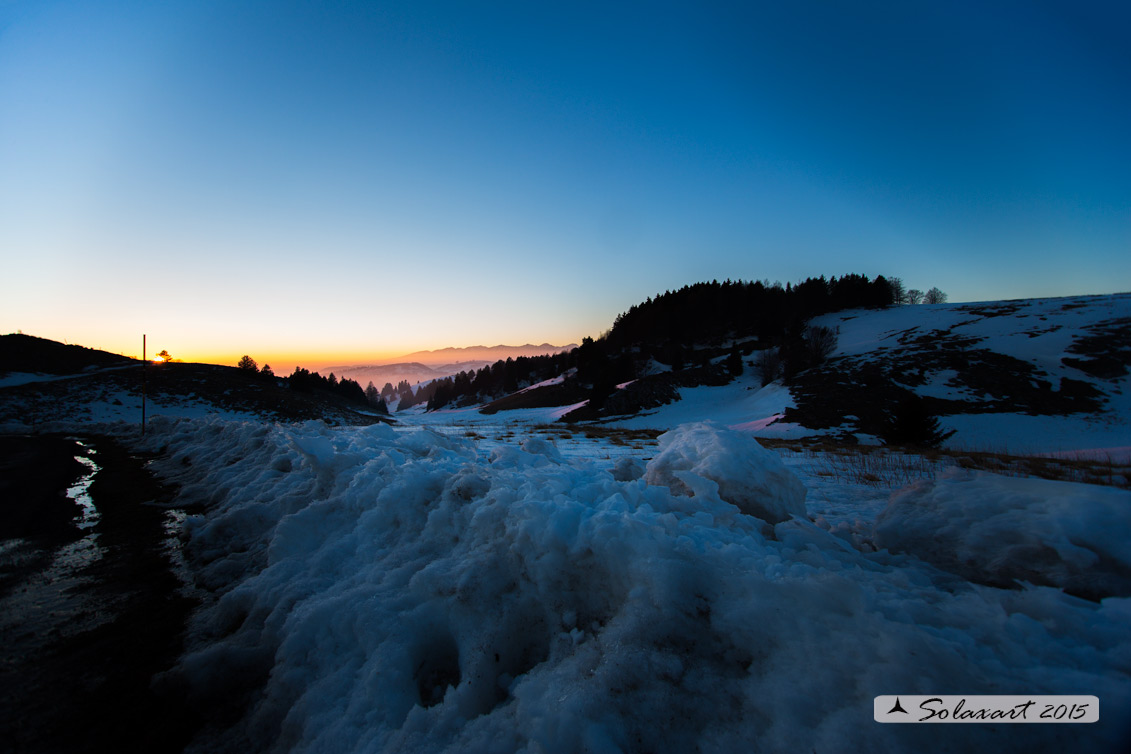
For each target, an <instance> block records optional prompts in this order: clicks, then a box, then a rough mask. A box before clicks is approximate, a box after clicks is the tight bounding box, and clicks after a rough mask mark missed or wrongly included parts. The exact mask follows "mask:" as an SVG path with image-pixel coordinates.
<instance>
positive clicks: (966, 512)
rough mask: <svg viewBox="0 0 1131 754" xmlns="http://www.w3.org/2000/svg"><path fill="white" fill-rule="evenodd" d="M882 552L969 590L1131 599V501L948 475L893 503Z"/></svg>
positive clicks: (1107, 492) (882, 521) (1045, 484)
mask: <svg viewBox="0 0 1131 754" xmlns="http://www.w3.org/2000/svg"><path fill="white" fill-rule="evenodd" d="M876 544H877V545H878V546H880V547H887V548H889V549H891V550H892V551H898V552H907V553H912V554H914V555H916V556H918V557H920V558H922V559H923V560H926V561H928V562H930V563H933V564H934V565H936V566H938V567H939V568H942V569H945V570H948V571H951V572H953V573H957V574H959V575H961V576H963V577H964V578H967V579H970V580H971V581H977V582H979V583H983V584H993V585H996V586H1010V585H1012V584H1013V583H1014V582H1015V581H1027V582H1030V583H1034V584H1046V585H1050V586H1057V587H1060V588H1062V589H1064V590H1065V591H1067V592H1070V593H1072V594H1079V595H1082V596H1086V597H1090V598H1092V599H1100V598H1102V597H1109V596H1113V595H1116V596H1120V597H1127V596H1131V492H1127V491H1125V490H1119V489H1115V488H1113V487H1098V486H1095V485H1089V484H1074V483H1070V482H1053V481H1048V480H1044V479H1010V478H1006V477H1001V476H995V475H993V474H987V473H976V474H970V473H965V472H961V471H958V470H951V471H950V472H948V473H947V474H944V475H943V476H941V477H940V478H939V479H938V480H937V481H928V480H923V481H921V482H918V483H916V484H913V485H911V486H909V487H907V488H905V489H904V490H901V491H900V492H897V493H896V494H894V495H893V496H892V499H891V502H890V503H889V505H888V507H887V509H886V510H885V511H884V512H883V513H881V514H880V516H879V517H878V519H877V521H876Z"/></svg>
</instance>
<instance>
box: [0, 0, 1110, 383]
mask: <svg viewBox="0 0 1131 754" xmlns="http://www.w3.org/2000/svg"><path fill="white" fill-rule="evenodd" d="M1128 30H1131V5H1128V4H1126V3H1117V2H1112V3H1101V2H1094V3H1093V2H1077V3H1044V2H1032V1H1030V0H1026V1H1024V2H996V1H995V0H979V1H978V2H948V3H919V2H907V0H900V1H899V2H890V3H887V2H883V3H866V2H861V3H834V2H805V1H804V0H802V1H799V2H790V3H779V2H774V3H761V2H741V3H733V4H728V3H690V2H689V3H663V2H649V3H639V4H637V3H585V2H571V3H568V4H551V3H529V2H525V3H502V2H500V3H493V2H492V3H472V2H436V3H432V2H422V1H420V0H417V1H416V2H404V3H396V2H332V1H331V2H290V1H288V0H271V1H265V2H250V1H248V0H222V1H215V0H191V1H183V0H165V1H162V0H158V1H154V0H144V1H135V0H100V1H98V2H93V1H80V0H0V262H2V267H0V269H2V275H0V333H9V332H16V331H22V332H24V333H28V334H32V335H38V336H41V337H48V338H52V339H56V340H65V341H67V342H71V343H80V344H82V345H87V346H92V347H97V348H103V349H106V350H109V351H114V352H118V353H128V354H136V355H140V348H141V336H142V334H143V333H145V334H147V335H148V340H147V342H148V344H149V347H150V350H151V351H155V350H160V349H166V350H168V351H169V352H170V353H171V354H172V355H173V356H174V357H179V358H184V359H186V360H194V361H212V362H216V363H233V364H234V363H235V361H236V360H237V359H238V358H239V357H240V356H241V355H243V354H245V353H247V354H250V355H252V356H253V357H255V358H256V359H257V360H258V361H259V362H260V363H261V364H262V363H264V362H265V361H267V362H270V363H272V365H273V366H274V367H275V371H276V372H281V371H284V372H285V371H289V370H290V369H291V367H292V366H293V365H294V364H297V363H302V364H304V365H306V366H310V365H316V364H318V363H330V362H334V363H342V362H343V361H345V360H348V359H357V360H359V361H365V360H368V361H372V360H375V359H378V358H387V357H388V358H391V357H395V356H396V355H398V354H404V353H408V352H411V351H415V350H421V349H436V348H443V347H448V346H470V345H476V344H483V345H495V344H501V343H505V344H516V345H517V344H522V343H528V342H529V343H542V342H551V343H559V344H565V343H571V342H580V340H581V338H583V337H585V336H594V337H595V336H597V335H599V334H600V333H601V332H603V331H604V330H606V329H608V328H609V326H610V325H611V324H612V321H613V319H614V317H615V316H616V315H617V314H618V313H619V312H622V311H625V310H626V309H628V308H629V307H630V306H632V305H633V304H636V303H639V302H640V301H643V300H644V298H645V297H647V296H652V295H655V294H657V293H661V292H663V291H665V290H669V289H672V290H674V289H676V288H679V287H681V286H683V285H687V284H691V283H694V282H698V281H703V280H712V279H718V280H723V279H727V278H730V279H736V280H737V279H741V280H754V279H758V280H762V279H767V280H770V281H774V280H780V281H782V282H783V283H784V282H797V281H799V280H802V279H804V278H806V277H809V276H818V275H826V276H831V275H842V274H846V273H861V274H867V275H869V276H874V275H877V274H884V275H887V276H895V277H899V278H901V279H902V280H903V281H904V283H905V285H907V287H910V288H920V289H923V290H926V289H927V288H929V287H932V286H937V287H939V288H941V289H942V290H943V291H945V292H946V293H947V294H948V295H949V297H950V300H951V301H981V300H996V299H1003V298H1027V297H1043V296H1059V295H1077V294H1087V293H1111V292H1117V291H1127V290H1131V138H1129V136H1128V134H1131V96H1129V95H1128V92H1131V47H1129V46H1128V45H1127V44H1126V35H1127V32H1128Z"/></svg>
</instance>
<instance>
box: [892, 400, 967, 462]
mask: <svg viewBox="0 0 1131 754" xmlns="http://www.w3.org/2000/svg"><path fill="white" fill-rule="evenodd" d="M954 433H955V430H953V429H952V430H950V431H949V432H943V431H942V426H941V425H940V424H939V418H938V417H937V416H935V415H934V414H932V413H931V411H930V409H929V408H928V407H927V402H926V401H924V400H923V399H922V398H920V397H919V396H918V395H915V394H914V393H908V394H907V395H905V396H904V397H903V399H902V400H900V402H899V404H898V405H897V406H896V408H895V411H894V412H892V414H891V415H890V416H889V417H888V420H887V422H886V425H885V427H884V429H883V432H882V433H881V435H880V439H882V440H883V441H884V444H885V445H901V446H903V447H908V448H937V447H939V446H940V445H942V443H943V441H944V440H946V439H947V438H948V437H950V436H951V435H953V434H954Z"/></svg>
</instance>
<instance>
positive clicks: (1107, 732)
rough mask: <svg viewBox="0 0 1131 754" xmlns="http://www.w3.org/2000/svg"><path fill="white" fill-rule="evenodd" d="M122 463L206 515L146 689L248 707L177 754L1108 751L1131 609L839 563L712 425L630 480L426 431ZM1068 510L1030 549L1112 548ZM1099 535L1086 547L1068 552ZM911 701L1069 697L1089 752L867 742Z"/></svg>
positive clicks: (250, 438) (826, 539) (910, 732)
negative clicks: (1045, 539)
mask: <svg viewBox="0 0 1131 754" xmlns="http://www.w3.org/2000/svg"><path fill="white" fill-rule="evenodd" d="M145 442H146V443H148V444H149V445H150V447H151V448H153V449H157V448H163V449H164V450H165V451H166V453H165V454H164V455H163V456H162V459H161V460H159V461H157V462H155V467H156V469H157V470H158V472H159V473H161V474H162V475H163V476H165V477H166V478H168V479H170V480H172V481H175V482H178V483H180V484H182V485H183V486H182V491H181V500H180V502H181V503H190V502H196V503H200V504H202V505H204V506H205V508H204V512H202V513H199V514H197V515H194V516H190V517H189V518H188V519H187V521H186V525H185V530H184V537H183V538H184V543H185V544H184V548H185V553H186V557H187V560H188V564H189V567H190V569H191V570H192V572H193V574H194V578H195V579H196V581H197V583H199V584H200V585H202V586H205V587H207V588H208V589H209V590H210V591H211V593H212V594H213V595H215V596H214V598H213V599H212V600H211V601H210V602H209V603H207V604H206V605H205V606H204V607H203V608H202V609H201V610H200V611H199V612H198V614H197V616H196V618H195V622H194V624H193V626H192V631H191V637H190V646H189V648H188V651H187V652H186V653H185V655H184V657H183V658H182V660H181V662H180V664H179V665H178V666H177V668H176V669H175V670H174V671H172V672H171V673H170V676H169V678H167V679H165V680H166V682H179V683H184V684H186V685H187V686H188V688H189V689H190V690H191V691H192V692H193V693H194V694H195V695H196V696H198V697H199V698H201V699H227V700H239V701H241V702H245V703H246V706H245V707H243V708H241V709H240V714H238V715H236V717H235V718H234V719H235V720H236V721H235V722H234V723H233V725H232V726H231V728H230V729H228V730H216V731H211V732H210V733H207V734H206V735H205V736H204V738H203V739H201V740H198V741H197V746H198V748H199V749H200V750H210V749H213V748H223V747H224V746H225V745H230V744H231V743H232V742H241V743H240V746H241V748H244V749H246V750H267V751H295V752H306V751H333V752H384V751H397V752H517V751H522V752H532V753H533V752H582V751H588V752H630V751H681V752H682V751H700V752H732V751H743V752H810V751H817V752H844V751H849V752H851V751H861V752H904V751H955V752H958V751H969V750H975V749H976V750H991V749H992V750H995V751H1024V752H1032V751H1067V750H1077V751H1083V750H1088V751H1115V750H1117V749H1118V748H1119V746H1120V745H1121V744H1122V743H1124V742H1125V738H1124V736H1125V735H1126V733H1127V728H1126V723H1125V722H1124V721H1125V720H1126V719H1127V718H1126V716H1125V715H1124V714H1123V713H1124V712H1126V710H1127V709H1128V703H1129V701H1131V683H1129V681H1131V632H1129V631H1128V630H1127V627H1128V625H1129V621H1131V600H1129V599H1127V598H1125V597H1106V598H1105V599H1102V601H1087V600H1084V599H1080V598H1078V597H1074V596H1070V595H1068V594H1066V593H1065V592H1064V591H1062V590H1061V589H1059V588H1055V587H1051V586H1039V585H1034V584H1030V585H1027V586H1024V588H1013V589H1000V588H995V587H990V586H984V585H980V584H977V583H971V582H970V581H969V580H967V579H965V578H962V577H961V576H960V575H956V574H954V573H952V572H950V571H947V570H940V569H939V568H936V567H935V566H933V565H930V564H929V563H927V562H924V560H922V559H920V557H919V556H920V555H921V556H923V557H924V558H926V559H927V560H931V559H932V558H934V557H935V555H934V553H935V550H933V549H932V548H931V547H929V546H928V547H923V546H921V545H920V544H918V543H917V540H916V541H907V542H901V546H902V545H905V546H906V549H908V550H909V552H908V553H907V554H896V553H892V552H890V551H889V550H884V549H881V550H880V551H878V552H873V551H870V548H865V549H869V551H863V550H862V549H857V548H854V547H853V546H851V545H850V544H849V543H848V542H847V541H846V540H845V539H842V538H840V537H838V536H834V534H832V533H830V532H829V531H827V530H826V529H825V528H822V527H821V526H819V525H817V524H814V523H813V522H811V521H810V520H809V519H808V518H807V517H806V511H805V507H804V503H803V502H802V501H803V499H804V493H805V490H804V486H803V485H802V484H801V482H800V481H799V480H798V479H797V478H796V477H795V476H794V475H793V474H792V473H791V472H790V471H789V470H788V469H786V468H784V467H781V465H780V463H775V460H776V459H772V458H771V456H772V454H770V453H768V451H765V450H764V449H762V448H760V447H758V446H757V444H756V443H755V442H754V441H753V440H752V439H750V438H749V437H747V436H745V435H741V434H738V433H735V432H732V431H730V430H726V429H723V428H720V427H717V426H714V425H704V424H699V425H692V426H689V427H683V428H678V429H675V430H672V431H671V432H669V433H668V434H667V435H665V436H664V437H662V438H661V449H660V452H659V453H658V454H657V455H656V457H655V458H653V459H652V460H651V461H649V462H648V463H647V464H646V465H645V464H644V462H643V460H636V461H630V460H625V459H624V458H619V459H616V460H615V461H614V460H612V459H596V458H576V457H569V456H565V455H563V454H562V453H560V452H559V451H558V449H557V448H555V447H554V445H553V444H552V443H550V442H548V441H547V440H546V439H545V438H535V437H533V436H531V437H530V438H529V439H525V441H524V438H518V439H517V440H516V441H515V442H513V443H510V444H504V443H499V444H497V445H495V446H494V447H493V448H492V450H490V452H489V455H488V454H487V453H484V452H482V451H481V450H480V449H479V447H478V446H477V445H476V443H475V442H474V441H472V440H470V439H467V438H463V437H455V436H451V435H445V434H442V433H439V432H436V431H432V430H429V429H418V430H414V431H410V432H398V431H395V430H393V429H391V428H389V427H387V426H382V425H374V426H372V427H353V428H340V429H331V428H328V427H326V426H325V425H323V424H321V423H318V422H311V423H307V424H302V425H295V426H281V425H264V424H254V423H239V422H225V421H221V420H199V419H197V420H173V419H165V418H159V419H156V420H154V421H153V422H152V423H151V425H150V432H149V433H148V436H147V439H146V441H145ZM1024 481H1025V480H1010V479H1000V480H995V481H994V482H993V483H992V484H991V483H985V484H984V485H983V487H984V489H983V490H982V492H983V494H982V497H981V498H980V499H981V500H982V501H983V504H984V505H985V506H988V508H987V509H988V510H990V511H994V510H998V509H1009V510H1013V508H1012V507H1011V506H1010V504H1009V503H1007V502H1003V500H1005V499H1006V498H1009V499H1012V496H1014V495H1030V494H1032V495H1037V496H1038V497H1039V493H1036V492H1032V491H1031V490H1030V488H1028V487H1023V486H1021V483H1022V482H1024ZM974 483H976V480H975V482H974ZM1015 483H1016V484H1015ZM961 484H962V482H959V481H955V482H954V483H953V484H951V485H949V486H948V484H947V483H942V484H940V485H939V488H940V489H941V490H942V491H941V492H938V493H937V494H936V497H938V498H939V499H940V500H941V501H942V504H944V505H947V504H949V503H948V502H947V501H951V500H952V499H956V498H957V497H958V496H960V494H961V490H960V485H961ZM681 485H682V486H681ZM1018 490H1020V492H1019V491H1018ZM688 493H690V494H688ZM908 494H910V493H908ZM917 494H918V497H906V496H905V497H899V496H897V497H896V499H895V501H893V506H894V507H893V511H894V512H893V513H891V514H890V515H889V517H888V519H887V520H888V521H889V523H891V522H893V521H896V520H898V516H900V515H904V513H901V512H900V511H903V510H904V509H905V508H908V507H911V508H926V507H929V506H930V504H931V503H930V502H929V497H926V495H927V493H926V492H925V491H924V490H920V491H919V493H917ZM999 498H1001V499H1000V500H999ZM1072 500H1073V502H1072V505H1071V506H1065V507H1063V508H1062V509H1061V508H1058V509H1057V513H1056V516H1057V519H1058V520H1059V521H1060V522H1061V529H1060V530H1058V531H1057V532H1053V533H1051V534H1050V536H1051V537H1053V538H1054V541H1053V542H1051V543H1050V544H1049V546H1050V547H1053V548H1054V549H1056V548H1057V547H1058V546H1061V545H1060V544H1059V542H1060V540H1059V539H1057V538H1059V537H1062V536H1063V537H1067V538H1068V540H1069V541H1071V542H1072V543H1073V544H1074V546H1083V547H1091V546H1093V545H1094V546H1095V547H1099V545H1100V540H1103V541H1104V542H1106V541H1108V540H1109V539H1110V541H1118V540H1119V538H1122V541H1123V542H1126V541H1127V535H1128V533H1129V531H1128V527H1127V526H1126V523H1125V522H1126V518H1125V516H1124V517H1122V518H1120V517H1115V518H1111V517H1110V516H1109V514H1110V513H1111V511H1112V510H1115V509H1122V510H1126V507H1127V505H1128V504H1129V502H1128V499H1127V495H1126V494H1124V493H1119V494H1118V495H1114V496H1108V495H1106V493H1105V494H1103V495H1099V494H1097V495H1090V494H1088V493H1087V492H1085V491H1073V493H1072ZM1112 506H1114V508H1113V507H1112ZM1029 512H1030V513H1032V514H1036V513H1039V510H1031V511H1029ZM965 515H966V519H967V520H970V521H973V520H976V518H977V516H976V515H975V514H974V513H970V512H968V513H967V514H965ZM1017 515H1022V516H1023V515H1024V514H1023V513H1018V514H1017ZM1074 516H1075V517H1077V518H1076V519H1074ZM1096 516H1099V517H1102V518H1103V521H1104V522H1105V523H1106V524H1107V525H1110V526H1111V529H1110V531H1108V532H1104V533H1102V534H1096V535H1095V537H1093V538H1092V539H1091V540H1089V542H1090V544H1088V545H1081V544H1080V543H1079V542H1077V541H1076V540H1074V539H1072V535H1071V533H1070V532H1071V531H1073V526H1075V525H1078V526H1079V527H1082V528H1083V529H1086V530H1088V531H1092V530H1093V527H1094V526H1095V525H1096V521H1095V518H1094V517H1096ZM1073 520H1077V524H1073V523H1072V521H1073ZM1112 521H1114V522H1115V523H1114V524H1112V523H1111V522H1112ZM893 525H894V524H893ZM1010 526H1016V527H1020V528H1021V529H1023V530H1026V531H1031V532H1032V533H1033V534H1034V536H1037V537H1038V538H1039V537H1040V536H1041V533H1042V531H1043V530H1042V529H1041V528H1040V527H1039V526H1037V525H1036V524H1035V522H1033V521H1031V520H1030V519H1025V518H1022V519H1018V520H1017V521H1014V522H1012V523H1011V524H1010ZM1118 527H1123V528H1122V529H1120V528H1118ZM1101 528H1102V527H1101ZM1065 532H1068V533H1065ZM885 536H886V535H885ZM1095 551H1096V552H1098V550H1095ZM979 552H981V551H980V550H979ZM1066 552H1067V551H1066ZM1118 552H1120V553H1122V554H1123V555H1125V554H1126V549H1125V547H1124V548H1123V549H1119V550H1118ZM1070 559H1071V558H1070ZM1081 562H1082V561H1081ZM919 693H921V694H926V693H937V694H956V693H962V694H1092V695H1096V696H1099V697H1100V699H1101V705H1102V708H1101V709H1102V712H1101V719H1100V722H1099V723H1096V724H1091V725H1086V726H1085V725H1013V726H1005V725H1000V724H996V725H949V726H941V727H939V726H924V725H881V724H878V723H875V722H873V720H872V699H873V697H875V696H877V695H880V694H919Z"/></svg>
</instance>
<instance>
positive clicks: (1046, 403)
mask: <svg viewBox="0 0 1131 754" xmlns="http://www.w3.org/2000/svg"><path fill="white" fill-rule="evenodd" d="M972 312H973V313H977V314H981V315H984V316H1004V315H1007V314H1010V313H1012V310H1011V309H1010V308H1009V307H1000V308H999V309H995V310H993V311H987V310H976V311H975V310H972ZM898 340H899V343H900V348H898V349H886V350H883V351H877V352H874V353H871V354H868V355H867V356H865V357H837V358H833V359H830V360H828V361H826V362H825V363H823V364H820V365H818V366H816V367H813V368H811V369H808V370H806V371H803V372H801V373H799V374H798V375H797V376H796V377H795V378H794V380H793V382H792V383H791V384H790V393H791V394H792V396H793V398H794V400H795V401H796V402H797V407H796V408H789V409H786V413H785V421H789V422H799V423H801V424H803V425H804V426H806V427H811V428H814V429H822V428H829V427H838V426H841V425H843V424H845V423H846V422H848V423H850V424H854V425H855V427H854V431H857V432H863V433H867V434H872V435H881V434H882V433H883V429H884V427H885V425H886V423H887V421H888V417H890V416H891V415H892V414H893V412H894V411H895V409H896V406H898V405H899V403H900V401H902V400H904V399H905V398H906V397H907V396H908V395H910V394H911V392H913V391H914V389H915V388H917V387H920V386H922V385H924V384H926V383H927V381H928V380H929V379H931V378H932V377H933V374H934V373H937V372H942V371H950V372H953V373H954V374H953V376H952V377H951V378H950V379H949V380H948V382H947V386H948V387H950V388H951V389H952V391H953V392H954V393H955V394H956V395H964V396H965V397H962V398H958V397H955V398H938V397H932V396H926V397H924V398H923V401H924V403H925V405H926V408H927V410H928V411H929V412H930V413H931V414H933V415H937V416H946V415H950V414H979V413H1023V414H1031V415H1046V416H1047V415H1060V416H1064V415H1069V414H1076V413H1092V412H1096V411H1100V410H1102V408H1103V403H1104V400H1105V395H1104V393H1103V392H1102V391H1101V390H1099V389H1097V387H1096V386H1095V385H1093V384H1092V383H1090V382H1086V381H1084V380H1075V379H1072V378H1069V377H1063V378H1062V379H1061V380H1060V384H1059V385H1054V381H1053V380H1052V378H1051V377H1050V375H1049V374H1047V373H1046V372H1044V371H1043V370H1041V369H1039V368H1038V367H1037V366H1035V365H1034V364H1032V363H1030V362H1028V361H1023V360H1021V359H1017V358H1014V357H1012V356H1008V355H1006V354H1002V353H997V352H995V351H991V350H988V349H986V348H982V347H979V344H980V340H979V339H978V338H971V337H967V336H960V335H955V334H952V333H951V332H950V331H949V330H934V331H930V332H923V331H920V330H918V329H917V328H913V329H911V330H909V331H907V332H905V333H903V334H901V335H900V336H899V339H898ZM1070 350H1072V351H1073V352H1074V353H1083V354H1087V355H1088V356H1089V357H1090V358H1089V359H1088V360H1087V363H1086V365H1084V366H1080V367H1078V368H1081V369H1082V370H1083V371H1085V372H1086V373H1088V374H1091V375H1092V376H1097V372H1098V371H1099V370H1100V369H1107V368H1109V367H1110V365H1109V364H1108V362H1109V361H1111V360H1112V359H1113V358H1118V357H1114V356H1113V355H1112V354H1119V353H1120V350H1119V347H1118V339H1117V338H1115V337H1114V334H1113V333H1112V332H1109V331H1107V330H1105V331H1103V332H1097V333H1094V337H1089V338H1083V339H1080V340H1078V341H1077V343H1076V344H1075V345H1074V346H1073V347H1072V348H1071V349H1070ZM1064 362H1065V363H1066V364H1068V363H1069V362H1070V359H1067V358H1066V359H1064ZM1072 365H1073V366H1076V364H1072ZM1116 365H1117V366H1118V362H1117V364H1116ZM1087 367H1093V368H1092V369H1088V368H1087ZM851 417H855V418H851Z"/></svg>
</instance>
